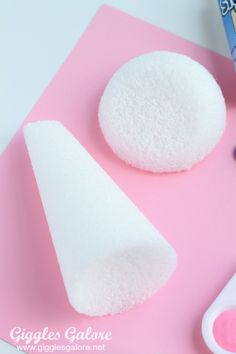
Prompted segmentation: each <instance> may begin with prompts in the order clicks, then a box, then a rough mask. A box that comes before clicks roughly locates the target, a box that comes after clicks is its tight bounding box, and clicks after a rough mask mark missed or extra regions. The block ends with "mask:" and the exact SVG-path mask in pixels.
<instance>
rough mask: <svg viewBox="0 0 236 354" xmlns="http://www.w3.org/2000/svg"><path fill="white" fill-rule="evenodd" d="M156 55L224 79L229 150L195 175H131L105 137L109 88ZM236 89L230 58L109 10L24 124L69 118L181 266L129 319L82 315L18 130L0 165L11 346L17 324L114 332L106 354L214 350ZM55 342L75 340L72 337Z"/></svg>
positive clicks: (234, 204) (3, 325)
mask: <svg viewBox="0 0 236 354" xmlns="http://www.w3.org/2000/svg"><path fill="white" fill-rule="evenodd" d="M153 50H172V51H177V52H179V53H184V54H187V55H190V56H191V57H192V58H193V59H196V60H198V61H199V62H200V63H202V64H203V65H205V66H206V67H207V68H208V69H209V70H210V71H211V72H212V73H213V74H214V75H215V77H216V79H217V80H218V82H219V83H220V85H221V87H222V89H223V91H224V94H225V96H226V99H227V107H228V118H227V119H228V121H227V128H226V132H225V134H224V137H223V139H222V141H221V143H220V144H219V145H218V146H217V148H216V149H215V150H214V152H213V153H212V154H211V155H210V156H209V157H208V158H206V159H205V160H204V161H203V162H201V163H200V164H199V165H198V166H196V167H195V168H193V169H192V170H191V171H189V172H185V173H179V174H169V175H164V174H163V175H154V174H151V173H145V172H142V171H139V170H136V169H134V168H131V167H129V166H127V165H126V164H124V163H123V162H122V161H120V160H119V159H118V158H117V157H116V156H115V155H114V154H113V153H112V152H111V151H110V149H109V148H108V146H107V145H106V143H105V142H104V139H103V137H102V135H101V133H100V131H99V127H98V122H97V108H98V103H99V99H100V96H101V94H102V92H103V89H104V87H105V85H106V83H107V81H108V80H109V79H110V77H111V75H112V74H113V73H114V71H115V70H116V69H117V68H118V67H120V66H121V65H122V64H123V63H125V62H126V61H127V60H129V59H131V58H133V57H134V56H136V55H139V54H143V53H146V52H149V51H153ZM235 92H236V81H235V76H234V71H233V68H232V64H231V62H230V60H228V59H226V58H224V57H222V56H220V55H217V54H214V53H213V52H211V51H209V50H207V49H204V48H202V47H199V46H197V45H195V44H193V43H191V42H189V41H187V40H184V39H182V38H180V37H177V36H175V35H173V34H170V33H168V32H166V31H164V30H162V29H159V28H157V27H155V26H152V25H150V24H147V23H145V22H143V21H140V20H137V19H135V18H133V17H131V16H128V15H126V14H124V13H122V12H119V11H116V10H114V9H112V8H110V7H107V6H105V7H102V8H101V10H100V11H99V12H98V14H97V15H96V17H95V19H94V20H93V22H92V24H91V25H90V26H89V27H88V29H87V31H86V33H85V34H84V36H83V37H82V39H81V40H80V41H79V43H78V44H77V46H76V47H75V48H74V50H73V51H72V53H71V55H70V56H69V58H68V59H67V60H66V62H65V64H64V65H63V66H62V68H61V69H60V70H59V72H58V73H57V75H56V76H55V78H54V79H53V81H52V82H51V84H50V85H49V87H48V88H47V89H46V91H45V92H44V94H43V95H42V97H41V98H40V100H39V101H38V103H37V104H36V105H35V107H34V108H33V110H32V111H31V113H30V114H29V116H28V117H27V119H26V121H34V120H44V119H56V120H59V121H61V122H62V123H63V124H64V125H65V126H66V127H67V128H68V129H69V130H70V131H71V132H72V133H73V134H74V135H75V136H76V137H77V138H78V139H79V141H80V142H81V143H82V144H83V145H84V146H85V148H86V149H87V150H88V151H89V153H91V155H92V156H93V157H94V158H95V159H96V160H97V161H98V162H99V164H100V165H101V166H102V167H103V168H104V169H105V170H106V171H107V172H108V173H109V174H110V175H111V177H112V178H113V179H114V181H115V182H116V183H117V184H118V185H119V186H120V187H121V188H122V189H123V190H124V191H125V193H127V195H128V196H129V197H130V198H131V199H132V200H133V201H134V203H135V204H136V205H137V206H138V207H139V208H140V209H141V210H142V211H143V213H144V214H145V215H146V216H147V217H148V218H149V219H150V221H151V222H152V223H153V224H154V225H155V226H156V227H157V228H158V229H159V230H160V231H161V232H162V233H163V235H165V236H166V238H167V239H168V241H169V242H170V243H171V244H172V245H173V246H174V247H175V249H176V251H177V254H178V259H179V263H178V268H177V271H176V272H175V274H174V276H173V277H172V279H171V281H170V282H169V283H168V284H167V286H165V287H164V288H163V289H161V291H160V292H158V293H157V294H156V295H155V296H153V297H152V298H151V299H150V300H149V301H147V302H146V303H145V304H144V305H142V306H139V307H137V308H135V309H134V310H132V311H130V312H128V313H124V314H121V315H116V316H112V317H111V316H110V317H109V316H108V317H104V318H89V317H86V316H82V315H79V314H78V313H76V312H75V311H74V310H73V309H72V308H71V306H70V305H69V303H68V300H67V297H66V294H65V289H64V286H63V282H62V278H61V275H60V272H59V268H58V264H57V260H56V256H55V253H54V249H53V247H52V243H51V238H50V235H49V231H48V227H47V223H46V219H45V216H44V212H43V209H42V205H41V201H40V198H39V194H38V190H37V187H36V183H35V180H34V176H33V172H32V169H31V166H30V161H29V158H28V155H27V151H26V147H25V144H24V140H23V135H22V129H19V131H18V133H17V134H16V135H15V137H14V139H13V141H12V142H11V144H10V145H9V147H8V148H7V150H6V151H5V153H4V154H3V156H1V159H0V196H1V198H0V228H1V229H0V232H1V238H0V284H1V291H0V314H1V320H0V336H1V337H2V338H5V339H6V340H8V341H11V342H12V343H14V341H13V340H12V339H10V338H9V332H10V330H11V329H12V327H15V326H22V328H25V329H26V330H32V331H36V330H42V328H43V327H45V326H47V327H49V329H50V330H54V331H60V332H61V334H62V335H63V333H64V330H65V329H66V328H68V327H69V326H75V327H77V329H79V330H84V329H86V328H87V327H89V326H91V327H92V328H93V330H97V331H103V330H107V331H111V332H112V340H111V341H108V342H106V343H105V345H106V351H105V352H106V353H109V354H158V353H160V354H207V353H209V351H208V350H207V349H206V347H205V345H204V343H203V340H202V338H201V331H200V324H201V318H202V316H203V313H204V311H205V310H206V309H207V307H208V306H209V305H210V303H211V302H212V301H213V299H214V298H215V297H216V295H217V294H218V293H219V291H220V290H221V288H222V287H223V286H224V284H225V283H226V282H227V280H228V279H229V278H230V276H231V275H232V273H233V272H234V271H235V270H236V217H235V210H236V187H235V185H236V161H234V159H233V157H232V150H233V148H234V146H235V145H236V119H235V118H236V115H235V113H236V95H235ZM12 104H14V102H12ZM42 143H43V142H42ZM78 183H79V181H78ZM56 342H57V344H67V343H68V342H67V341H65V339H64V338H61V339H59V340H57V341H56ZM41 343H42V342H41ZM43 343H44V344H53V343H55V341H54V342H53V341H43ZM79 343H80V344H81V341H80V342H79ZM77 344H78V342H77ZM82 344H86V345H87V344H94V343H92V342H89V341H84V342H83V343H82ZM28 352H31V351H30V350H28ZM32 352H33V351H32ZM58 352H60V351H58ZM61 352H64V353H65V350H64V351H61ZM86 353H92V350H90V351H86ZM93 353H94V351H93Z"/></svg>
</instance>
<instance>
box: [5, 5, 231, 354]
mask: <svg viewBox="0 0 236 354" xmlns="http://www.w3.org/2000/svg"><path fill="white" fill-rule="evenodd" d="M103 3H104V1H101V0H38V1H37V0H0V153H1V152H3V151H4V149H5V148H6V146H7V144H8V143H9V142H10V140H11V138H12V137H13V136H14V134H15V132H16V130H17V129H18V127H19V126H20V124H21V123H22V122H23V120H24V118H25V117H26V115H27V114H28V113H29V112H30V110H31V108H32V106H33V105H34V104H35V103H36V101H37V100H38V98H39V97H40V95H41V94H42V92H43V91H44V89H45V88H46V86H47V85H48V83H49V82H50V80H51V79H52V78H53V76H54V74H55V73H56V72H57V70H58V68H59V67H60V65H61V64H62V63H63V62H64V60H65V59H66V57H67V56H68V54H69V53H70V51H71V49H72V48H73V46H74V45H75V44H76V42H77V41H78V39H79V38H80V36H81V34H82V33H83V32H84V30H85V29H86V27H87V26H88V24H89V22H90V21H91V19H92V18H93V16H94V14H95V13H96V11H97V9H98V8H99V7H100V5H102V4H103ZM106 3H107V4H110V5H112V6H114V7H117V8H119V9H121V10H124V11H125V12H127V13H130V14H132V15H134V16H136V17H139V18H142V19H144V20H146V21H148V22H150V23H152V24H155V25H158V26H160V27H162V28H165V29H167V30H169V31H171V32H173V33H176V34H179V35H181V36H183V37H185V38H187V39H190V40H192V41H193V42H195V43H198V44H201V45H203V46H205V47H208V48H210V49H213V50H214V51H216V52H218V53H220V54H223V55H225V56H228V57H229V56H230V55H229V50H228V47H227V42H226V38H225V34H224V29H223V25H222V22H221V18H220V14H219V11H218V5H217V0H191V1H190V0H107V1H106ZM9 350H10V349H9V346H8V345H7V344H5V343H4V342H0V353H4V354H7V353H8V352H9ZM9 353H10V352H9Z"/></svg>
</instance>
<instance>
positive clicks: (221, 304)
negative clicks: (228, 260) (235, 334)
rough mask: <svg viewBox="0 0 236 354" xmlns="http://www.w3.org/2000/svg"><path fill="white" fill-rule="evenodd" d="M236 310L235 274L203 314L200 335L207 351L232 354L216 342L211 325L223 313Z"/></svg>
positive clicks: (217, 353) (232, 353)
mask: <svg viewBox="0 0 236 354" xmlns="http://www.w3.org/2000/svg"><path fill="white" fill-rule="evenodd" d="M231 309H236V273H235V274H234V275H233V277H232V278H231V279H230V281H229V282H228V283H227V284H226V286H225V287H224V289H223V290H222V291H221V293H220V294H219V295H218V297H217V298H216V299H215V301H214V302H213V303H212V305H211V306H210V307H209V308H208V310H207V311H206V312H205V314H204V316H203V319H202V335H203V338H204V341H205V342H206V344H207V346H208V347H209V349H210V350H211V351H212V352H213V353H214V354H234V353H236V352H231V351H228V350H226V349H223V348H222V347H220V346H219V344H218V343H217V342H216V340H215V337H214V334H213V325H214V322H215V320H216V318H217V317H218V316H219V315H220V314H221V313H222V312H224V311H226V310H231Z"/></svg>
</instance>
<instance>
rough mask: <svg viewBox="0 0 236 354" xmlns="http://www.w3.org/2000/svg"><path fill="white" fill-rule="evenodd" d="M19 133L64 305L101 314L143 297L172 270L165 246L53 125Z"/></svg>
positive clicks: (71, 140)
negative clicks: (54, 258)
mask: <svg viewBox="0 0 236 354" xmlns="http://www.w3.org/2000/svg"><path fill="white" fill-rule="evenodd" d="M24 134H25V141H26V144H27V148H28V151H29V155H30V159H31V162H32V166H33V170H34V173H35V177H36V181H37V184H38V188H39V192H40V195H41V199H42V203H43V206H44V209H45V214H46V217H47V221H48V225H49V229H50V232H51V236H52V240H53V244H54V247H55V250H56V254H57V258H58V262H59V265H60V269H61V273H62V276H63V279H64V283H65V288H66V291H67V294H68V298H69V301H70V303H71V305H72V306H73V307H74V308H75V309H76V310H77V311H79V312H81V313H84V314H88V315H91V316H95V315H97V316H102V315H106V314H114V313H117V312H122V311H126V310H128V309H130V308H131V307H133V306H134V305H135V304H138V303H141V302H143V301H144V300H145V299H146V298H148V297H150V296H151V295H152V294H153V293H154V292H155V291H156V290H158V289H159V288H160V287H161V286H162V285H163V284H165V283H166V281H167V280H168V278H169V277H170V275H171V273H172V272H173V270H174V268H175V266H176V254H175V251H174V250H173V248H172V247H171V246H170V245H169V244H168V243H167V241H166V240H165V239H164V238H163V237H162V236H161V235H160V233H159V232H158V231H157V230H156V229H155V228H154V226H153V225H152V224H151V223H150V222H149V221H148V220H147V219H146V218H145V217H144V215H143V214H142V213H141V212H140V211H139V210H138V209H137V207H136V206H135V205H134V204H133V203H132V202H131V201H130V200H129V199H128V197H127V196H126V195H125V194H124V193H123V192H122V191H121V190H120V188H119V187H118V186H117V185H116V184H115V183H114V182H113V180H112V179H111V178H110V177H109V176H108V175H107V174H106V172H105V171H104V170H103V169H102V168H101V167H100V166H99V165H98V163H97V162H96V161H95V160H94V159H93V158H92V157H91V156H90V155H89V154H88V153H87V151H86V150H85V149H84V148H83V147H82V146H81V145H80V143H79V142H78V141H77V140H76V139H75V138H74V137H73V136H72V135H71V134H70V133H69V132H68V131H67V130H66V129H65V128H64V127H63V126H62V125H61V124H60V123H58V122H56V121H44V122H36V123H30V124H28V125H27V126H26V127H25V129H24Z"/></svg>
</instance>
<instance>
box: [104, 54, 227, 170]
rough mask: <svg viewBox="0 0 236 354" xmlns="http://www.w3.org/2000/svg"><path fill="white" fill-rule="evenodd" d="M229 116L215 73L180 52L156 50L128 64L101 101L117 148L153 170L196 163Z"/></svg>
mask: <svg viewBox="0 0 236 354" xmlns="http://www.w3.org/2000/svg"><path fill="white" fill-rule="evenodd" d="M225 120H226V107H225V101H224V97H223V95H222V92H221V89H220V87H219V85H218V84H217V82H216V81H215V79H214V78H213V76H212V75H211V74H210V73H209V72H208V71H207V70H206V69H205V68H204V67H203V66H202V65H201V64H199V63H197V62H196V61H194V60H192V59H190V58H189V57H187V56H185V55H181V54H177V53H174V52H165V51H156V52H152V53H148V54H145V55H142V56H139V57H136V58H134V59H132V60H130V61H129V62H128V63H126V64H124V65H123V66H122V67H121V68H120V69H119V70H118V71H117V72H116V73H115V74H114V75H113V77H112V78H111V80H110V81H109V83H108V85H107V87H106V88H105V91H104V93H103V96H102V98H101V101H100V105H99V123H100V127H101V130H102V132H103V135H104V137H105V140H106V141H107V143H108V144H109V145H110V147H111V148H112V150H113V151H114V152H115V153H116V154H117V155H118V156H119V157H120V158H121V159H123V160H124V161H126V162H127V163H129V164H131V165H133V166H136V167H138V168H141V169H144V170H148V171H152V172H174V171H182V170H188V169H190V168H191V167H192V166H193V165H194V164H196V163H197V162H199V161H201V160H202V159H203V158H204V157H205V156H206V155H207V154H209V153H210V151H211V150H212V149H213V148H214V146H215V145H216V144H217V143H218V142H219V140H220V138H221V136H222V133H223V131H224V127H225Z"/></svg>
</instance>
